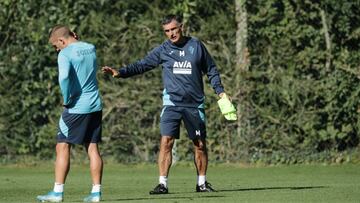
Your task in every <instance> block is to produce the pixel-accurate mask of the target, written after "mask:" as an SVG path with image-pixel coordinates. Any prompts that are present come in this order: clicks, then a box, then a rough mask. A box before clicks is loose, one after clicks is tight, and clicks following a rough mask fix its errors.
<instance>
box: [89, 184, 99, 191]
mask: <svg viewBox="0 0 360 203" xmlns="http://www.w3.org/2000/svg"><path fill="white" fill-rule="evenodd" d="M100 191H101V185H100V184H95V185H94V184H93V185H92V189H91V193H94V192H100Z"/></svg>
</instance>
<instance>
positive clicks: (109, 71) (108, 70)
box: [101, 66, 120, 78]
mask: <svg viewBox="0 0 360 203" xmlns="http://www.w3.org/2000/svg"><path fill="white" fill-rule="evenodd" d="M101 71H102V72H103V73H104V74H111V75H112V76H113V77H114V78H117V77H119V76H120V73H119V72H118V71H117V70H115V69H114V68H111V67H109V66H103V67H102V68H101Z"/></svg>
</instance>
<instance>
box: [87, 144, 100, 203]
mask: <svg viewBox="0 0 360 203" xmlns="http://www.w3.org/2000/svg"><path fill="white" fill-rule="evenodd" d="M85 149H86V151H87V154H88V156H89V160H90V174H91V179H92V188H91V193H90V195H89V196H88V197H86V198H85V199H84V201H85V202H99V201H100V199H101V181H102V174H103V161H102V158H101V155H100V152H99V148H98V144H97V143H87V144H85Z"/></svg>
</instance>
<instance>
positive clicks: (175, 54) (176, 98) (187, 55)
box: [119, 37, 224, 108]
mask: <svg viewBox="0 0 360 203" xmlns="http://www.w3.org/2000/svg"><path fill="white" fill-rule="evenodd" d="M159 64H161V65H162V78H163V84H164V91H163V105H164V106H167V105H170V106H184V107H196V108H204V99H205V96H204V85H203V79H202V76H203V74H206V75H207V77H208V78H209V81H210V83H211V85H212V87H213V89H214V90H215V92H216V94H220V93H222V92H224V88H223V86H222V84H221V80H220V76H219V72H218V70H217V68H216V65H215V63H214V61H213V59H212V58H211V56H210V54H209V53H208V51H207V50H206V48H205V46H204V45H203V44H202V43H201V42H200V41H199V40H198V39H196V38H193V37H186V40H185V43H184V44H182V45H175V44H173V43H171V41H170V40H167V41H165V42H164V43H163V44H161V45H160V46H158V47H156V48H154V49H153V50H151V51H150V52H149V53H148V55H147V56H146V57H145V58H143V59H141V60H139V61H137V62H135V63H133V64H130V65H128V66H126V67H122V68H120V69H119V73H120V77H123V78H127V77H130V76H133V75H137V74H141V73H144V72H146V71H149V70H152V69H154V68H156V67H157V66H158V65H159Z"/></svg>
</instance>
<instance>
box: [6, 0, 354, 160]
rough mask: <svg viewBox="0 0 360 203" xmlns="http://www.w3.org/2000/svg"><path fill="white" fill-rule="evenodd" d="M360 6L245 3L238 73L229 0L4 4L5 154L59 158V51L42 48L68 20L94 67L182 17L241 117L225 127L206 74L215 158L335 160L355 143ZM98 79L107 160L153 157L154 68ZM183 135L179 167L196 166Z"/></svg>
mask: <svg viewBox="0 0 360 203" xmlns="http://www.w3.org/2000/svg"><path fill="white" fill-rule="evenodd" d="M40 8H41V9H40ZM359 8H360V5H359V3H357V2H350V1H349V2H347V1H345V2H340V1H339V2H337V1H330V0H326V1H321V3H316V2H312V1H308V0H307V1H301V2H296V1H290V0H266V1H265V0H259V1H247V3H246V9H247V13H248V33H249V38H248V47H249V50H250V60H251V66H250V69H249V70H248V71H246V72H242V71H240V70H239V69H238V68H237V67H236V66H235V59H236V57H237V56H236V54H235V43H236V35H235V33H236V29H237V28H236V22H235V4H234V1H230V0H225V1H221V2H219V1H215V0H208V1H198V0H184V1H174V0H166V1H160V0H155V1H144V0H141V1H140V0H135V1H104V0H96V1H85V0H78V1H72V2H67V1H59V2H57V3H55V2H53V1H40V0H31V1H23V0H20V1H6V0H2V1H0V58H1V61H0V83H1V85H0V93H1V101H0V139H1V140H2V142H1V143H0V155H1V157H4V158H7V159H11V158H14V157H16V156H19V155H32V156H37V157H38V158H41V159H49V158H52V157H53V156H54V146H55V134H56V130H57V123H58V119H59V116H60V113H61V110H62V109H61V105H60V104H61V95H60V91H59V87H58V84H57V64H56V53H55V52H54V51H53V50H52V48H51V46H50V45H49V44H48V31H49V30H50V29H51V27H52V26H54V25H56V24H67V25H69V26H70V27H71V28H72V29H74V30H75V31H76V32H77V33H78V34H79V35H80V38H81V39H83V40H85V41H89V42H91V43H94V44H95V45H96V47H97V55H98V64H99V67H100V66H102V65H110V66H115V67H120V66H122V65H125V64H128V63H131V62H135V61H136V60H138V59H141V58H142V57H144V56H145V55H146V53H147V52H148V51H150V50H151V49H152V48H153V47H156V46H157V45H159V44H160V43H162V42H163V41H164V40H165V37H164V35H163V33H162V30H161V26H160V20H161V18H162V16H163V15H164V14H167V13H170V12H175V13H179V14H183V16H184V19H185V22H186V28H187V30H186V33H189V34H191V35H192V36H195V37H197V38H199V39H201V40H202V41H203V42H204V43H205V45H206V46H207V48H208V49H209V51H210V53H211V54H212V55H213V57H214V59H215V61H216V63H217V65H218V68H219V70H220V72H221V74H222V75H221V76H222V81H223V83H224V86H225V89H226V91H227V92H228V93H229V94H230V95H232V96H233V101H234V103H236V105H237V108H238V110H239V112H240V114H239V115H241V119H240V120H239V121H238V122H227V121H226V120H224V118H222V117H221V116H220V112H219V110H218V107H217V105H216V100H217V96H216V95H215V94H214V91H213V90H212V88H211V87H210V85H208V81H207V78H204V79H205V81H206V83H207V84H206V85H205V91H206V96H207V100H206V107H207V109H206V114H207V124H208V128H207V130H208V146H209V150H210V159H211V160H213V161H221V162H222V161H249V162H265V163H289V164H290V163H305V162H313V161H336V160H338V159H337V158H338V157H344V154H347V153H349V154H351V153H352V152H356V151H357V150H356V149H357V148H358V145H359V136H358V132H359V122H360V121H359V119H358V118H359V110H358V109H359V102H358V99H357V98H358V97H359V92H360V88H359V87H360V86H359V77H360V72H359V67H358V66H359V65H358V61H359V59H360V53H359V42H360V41H359V39H360V29H359V24H360V17H359V16H360V15H359V11H360V9H359ZM325 25H326V26H325ZM325 27H326V28H327V29H325ZM326 34H328V36H329V40H328V41H326V40H327V39H326ZM98 79H99V83H100V89H101V93H102V98H103V101H104V110H103V130H104V131H103V138H104V139H103V140H104V143H103V144H102V147H101V148H102V151H103V154H104V155H105V156H106V157H112V158H113V159H115V160H117V161H121V162H136V161H154V160H155V159H156V156H157V151H158V147H159V146H158V145H159V139H160V132H159V113H160V110H161V108H162V106H161V103H162V102H161V93H162V82H161V68H160V67H159V68H157V69H155V70H153V71H151V72H148V73H145V74H143V75H140V76H135V77H133V78H129V79H123V80H116V79H113V78H111V77H108V76H104V75H102V74H101V73H100V72H99V74H98ZM186 137H187V136H186V133H185V129H182V133H181V139H180V140H179V141H177V151H178V156H179V158H180V159H181V160H191V159H192V146H191V142H190V141H189V140H188V139H187V138H186ZM341 160H348V161H349V160H351V159H348V158H344V159H342V158H341Z"/></svg>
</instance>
